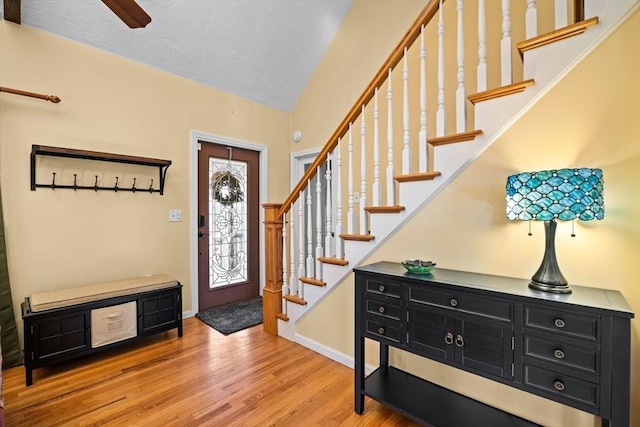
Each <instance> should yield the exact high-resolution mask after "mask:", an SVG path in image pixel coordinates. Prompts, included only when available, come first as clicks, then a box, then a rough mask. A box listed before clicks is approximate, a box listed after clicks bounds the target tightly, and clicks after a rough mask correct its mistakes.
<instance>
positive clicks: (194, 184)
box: [184, 130, 269, 317]
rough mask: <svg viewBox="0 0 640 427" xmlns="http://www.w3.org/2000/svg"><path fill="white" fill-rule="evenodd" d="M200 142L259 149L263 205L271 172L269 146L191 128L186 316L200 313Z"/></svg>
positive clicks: (262, 269)
mask: <svg viewBox="0 0 640 427" xmlns="http://www.w3.org/2000/svg"><path fill="white" fill-rule="evenodd" d="M200 141H203V142H210V143H212V144H221V145H227V146H229V147H237V148H244V149H246V150H252V151H257V152H258V153H259V155H260V198H259V203H260V205H261V206H262V204H263V203H266V202H267V199H268V195H267V189H268V177H269V173H268V172H269V171H268V170H267V166H268V164H269V161H268V160H269V149H268V147H267V146H266V145H263V144H256V143H254V142H248V141H242V140H239V139H233V138H229V137H226V136H220V135H214V134H210V133H205V132H201V131H197V130H192V131H191V142H190V146H189V148H190V150H191V179H190V185H189V190H190V191H189V192H190V201H189V202H190V212H191V215H189V232H190V233H191V236H190V238H189V242H190V247H191V251H190V252H191V255H190V264H191V310H190V311H189V312H187V313H185V314H184V317H191V316H195V315H196V313H197V312H198V304H199V303H198V238H197V233H198V221H197V216H198V215H197V213H198V144H199V142H200ZM259 222H260V224H262V223H263V222H264V209H260V216H259ZM264 232H265V231H264V227H260V242H259V243H260V252H259V255H260V295H262V289H263V288H264V285H265V260H264V251H265V234H264Z"/></svg>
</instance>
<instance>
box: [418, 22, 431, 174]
mask: <svg viewBox="0 0 640 427" xmlns="http://www.w3.org/2000/svg"><path fill="white" fill-rule="evenodd" d="M427 136H428V135H427V48H426V46H425V45H424V25H423V26H422V28H421V29H420V132H419V133H418V172H427V169H428V168H429V150H428V146H427Z"/></svg>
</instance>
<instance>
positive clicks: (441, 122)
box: [436, 0, 447, 136]
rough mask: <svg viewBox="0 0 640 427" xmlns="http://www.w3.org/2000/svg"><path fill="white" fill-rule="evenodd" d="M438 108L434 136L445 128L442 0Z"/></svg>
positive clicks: (439, 35) (441, 132) (443, 133)
mask: <svg viewBox="0 0 640 427" xmlns="http://www.w3.org/2000/svg"><path fill="white" fill-rule="evenodd" d="M438 13H439V18H438V109H437V111H436V136H444V135H445V134H446V129H447V114H446V112H445V109H444V21H443V18H442V0H440V10H439V11H438Z"/></svg>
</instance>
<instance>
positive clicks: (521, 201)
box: [507, 168, 604, 221]
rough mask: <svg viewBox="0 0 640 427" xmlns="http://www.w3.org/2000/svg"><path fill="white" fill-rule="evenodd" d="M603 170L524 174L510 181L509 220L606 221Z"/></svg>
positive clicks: (584, 169) (569, 170) (508, 194)
mask: <svg viewBox="0 0 640 427" xmlns="http://www.w3.org/2000/svg"><path fill="white" fill-rule="evenodd" d="M603 185H604V184H603V179H602V170H600V169H589V168H580V169H559V170H547V171H540V172H523V173H520V174H516V175H511V176H510V177H508V178H507V218H509V219H510V220H524V221H529V220H538V221H550V220H552V219H557V220H561V221H571V220H573V219H581V220H583V221H590V220H592V219H602V218H604V200H603V195H602V192H603Z"/></svg>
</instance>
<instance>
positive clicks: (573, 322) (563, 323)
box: [524, 306, 600, 341]
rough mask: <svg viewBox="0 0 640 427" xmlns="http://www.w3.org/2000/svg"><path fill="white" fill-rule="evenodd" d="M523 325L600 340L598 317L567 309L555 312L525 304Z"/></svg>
mask: <svg viewBox="0 0 640 427" xmlns="http://www.w3.org/2000/svg"><path fill="white" fill-rule="evenodd" d="M524 322H525V326H527V327H530V328H536V329H541V330H546V331H553V332H555V333H559V334H563V335H567V336H575V337H580V338H586V339H589V340H593V341H599V340H600V318H599V317H595V316H584V315H581V314H576V313H571V312H567V311H563V312H556V311H551V310H544V309H541V308H538V307H531V306H525V320H524Z"/></svg>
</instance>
